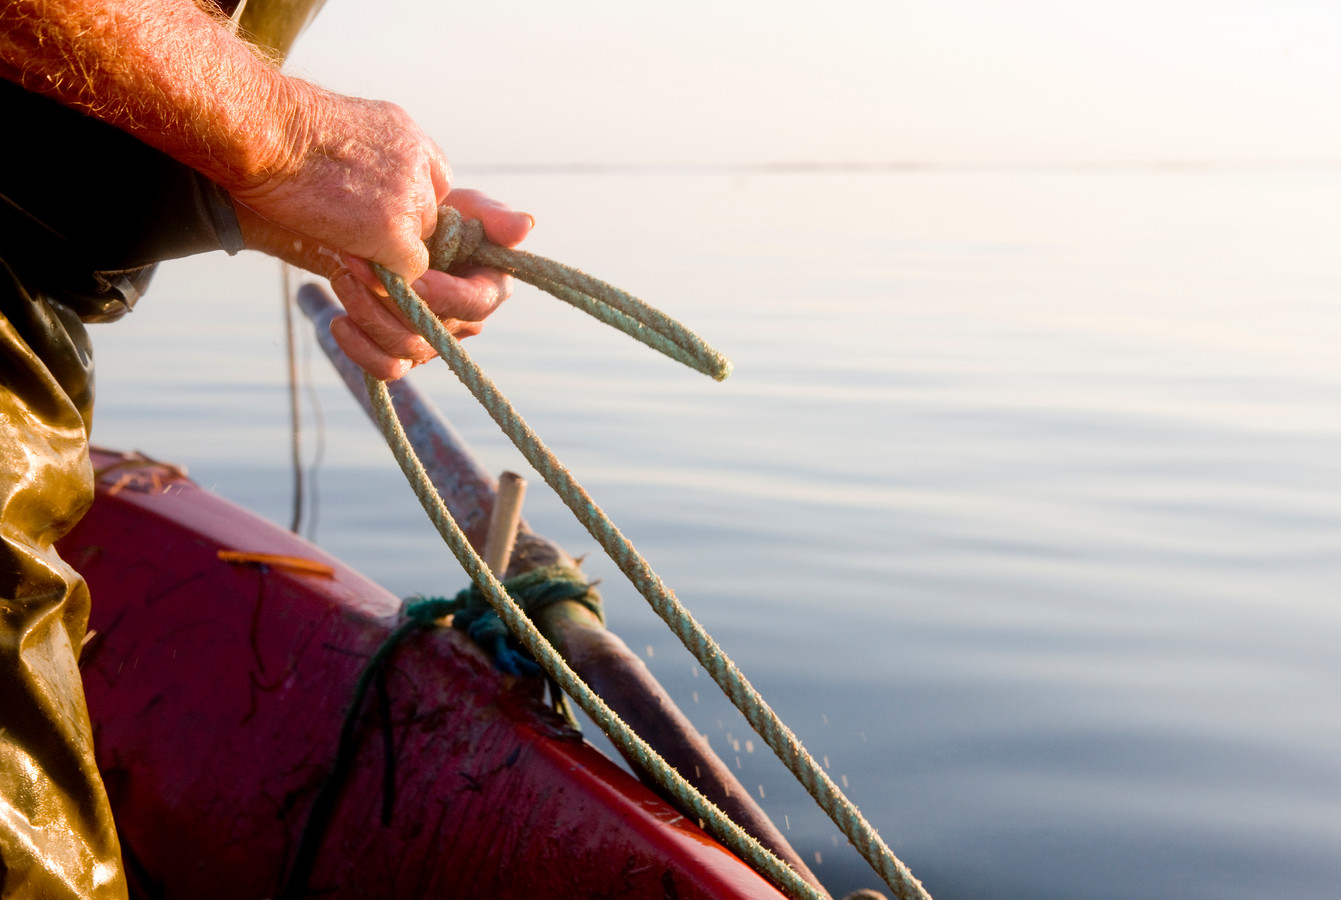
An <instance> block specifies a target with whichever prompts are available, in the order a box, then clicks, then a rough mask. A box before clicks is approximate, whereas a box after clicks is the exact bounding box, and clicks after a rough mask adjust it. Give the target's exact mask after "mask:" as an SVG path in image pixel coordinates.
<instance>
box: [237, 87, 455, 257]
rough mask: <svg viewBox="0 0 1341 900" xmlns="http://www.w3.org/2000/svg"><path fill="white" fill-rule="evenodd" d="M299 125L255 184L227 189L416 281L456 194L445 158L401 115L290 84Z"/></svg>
mask: <svg viewBox="0 0 1341 900" xmlns="http://www.w3.org/2000/svg"><path fill="white" fill-rule="evenodd" d="M285 92H286V93H289V94H292V95H293V99H292V101H291V108H292V109H293V110H294V112H295V115H294V117H293V119H292V121H291V123H290V124H289V126H288V128H287V129H286V135H285V139H284V140H283V141H281V142H280V146H279V148H278V151H277V153H276V155H275V158H273V159H271V160H267V161H266V162H265V163H264V164H263V166H262V167H261V168H262V171H263V172H264V174H263V176H261V177H260V178H259V179H248V181H251V182H252V183H247V181H243V182H241V183H233V184H228V183H225V184H224V185H223V186H224V187H225V188H227V189H228V190H229V192H230V193H231V194H232V195H233V201H234V203H235V204H237V205H241V206H245V207H246V208H247V209H249V210H251V211H252V212H255V213H257V214H258V215H260V216H261V217H263V218H265V219H268V220H270V221H271V222H273V223H274V224H276V225H279V226H281V227H283V228H286V229H288V230H289V231H293V232H295V233H297V234H300V235H303V236H304V237H305V238H306V239H307V240H310V241H315V242H317V243H320V244H323V245H325V246H327V247H333V248H336V249H338V250H339V251H340V252H342V253H345V254H348V255H350V256H356V257H360V258H362V259H368V260H372V261H373V262H378V263H381V264H382V265H384V266H386V267H387V268H388V269H390V270H391V271H393V272H395V273H397V274H398V275H401V276H402V277H404V278H407V279H409V280H411V281H413V280H414V279H417V278H419V276H421V275H423V274H424V271H425V270H426V269H427V268H428V251H427V249H425V247H424V238H426V237H428V236H429V235H430V234H432V233H433V228H434V226H435V225H436V224H437V216H438V207H439V206H440V205H441V204H442V203H443V202H444V201H445V200H446V199H447V194H448V192H449V191H450V190H451V170H450V168H449V167H448V165H447V159H446V158H445V157H444V156H443V154H442V151H441V150H440V149H438V145H437V144H435V143H434V142H433V141H432V140H431V139H430V138H429V137H428V136H427V135H426V134H424V132H423V131H422V130H421V129H420V128H419V126H418V125H417V124H416V123H415V122H414V120H412V119H411V118H410V117H409V115H407V114H406V113H405V111H404V110H402V109H401V108H400V107H398V106H395V105H394V104H391V103H384V102H380V101H373V100H360V99H357V98H354V97H344V96H341V95H339V94H334V93H331V92H329V91H324V90H321V89H320V88H317V87H315V86H313V85H310V84H307V83H306V82H303V81H299V80H297V79H290V80H289V82H288V84H287V85H286V91H285Z"/></svg>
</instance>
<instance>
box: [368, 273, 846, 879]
mask: <svg viewBox="0 0 1341 900" xmlns="http://www.w3.org/2000/svg"><path fill="white" fill-rule="evenodd" d="M402 283H403V282H402ZM364 377H365V380H366V381H367V384H368V395H369V397H370V398H371V400H372V406H373V414H374V416H375V418H376V419H377V424H378V426H379V427H380V428H381V429H382V433H383V435H384V436H385V437H386V439H387V443H388V444H389V445H390V447H391V450H392V453H393V454H394V455H395V457H396V462H397V463H399V464H400V467H401V471H403V472H404V473H405V477H406V478H407V479H408V480H409V482H410V486H411V487H412V488H413V489H414V492H415V496H416V497H418V498H419V502H420V504H421V505H422V506H423V507H424V511H425V512H426V513H428V517H429V519H430V520H431V521H432V522H433V526H434V527H435V528H436V529H437V530H438V534H440V535H441V536H442V539H443V540H444V541H445V542H446V544H447V546H448V547H449V548H450V549H451V551H452V553H453V555H455V556H456V558H457V561H459V562H460V563H461V567H462V568H464V569H465V570H466V574H468V575H469V576H470V578H471V580H472V581H473V582H474V583H475V584H476V585H478V586H479V587H480V589H481V591H482V592H483V593H484V596H485V598H486V599H487V600H488V602H489V605H490V606H491V607H493V610H494V612H496V613H497V614H498V616H499V618H501V619H502V620H503V621H504V622H505V623H507V626H508V627H509V628H510V629H512V633H513V634H515V635H516V636H517V639H518V640H519V641H520V642H521V645H522V646H523V647H525V648H526V649H527V650H528V651H529V652H530V653H531V655H532V656H533V657H535V659H536V660H537V662H539V664H540V666H541V667H542V668H543V669H544V670H545V672H546V674H548V675H549V676H550V677H551V678H553V679H554V680H555V681H556V682H557V683H558V684H559V687H561V688H562V689H563V690H564V691H565V692H566V693H567V694H568V695H569V696H570V697H572V698H573V699H574V700H576V701H577V704H578V705H579V706H581V707H582V709H583V711H584V712H586V714H587V715H588V716H590V717H591V719H592V721H593V722H595V723H596V725H597V726H598V727H599V728H600V729H601V730H602V731H604V732H605V733H606V734H607V735H608V736H609V737H610V739H611V740H612V741H614V742H615V744H616V745H617V746H619V748H620V749H621V750H622V751H623V752H625V753H626V754H628V756H629V758H630V759H632V760H634V761H635V762H636V763H637V764H638V765H639V766H641V767H642V768H643V770H644V771H647V772H651V773H653V774H654V776H655V777H656V778H657V780H658V782H659V783H660V784H661V785H662V787H664V788H665V789H666V790H667V791H668V792H669V793H670V794H671V795H672V796H674V797H675V798H676V799H677V800H679V801H680V802H681V803H682V804H684V806H685V807H686V808H688V809H690V810H693V812H694V814H695V815H696V816H698V817H699V818H700V819H701V820H703V822H704V823H706V824H707V825H708V826H709V827H710V828H711V830H712V832H713V833H714V834H716V835H717V836H718V838H719V839H720V840H721V841H722V842H723V843H724V844H726V845H727V846H728V847H730V848H731V849H732V850H733V851H735V852H736V853H737V855H739V856H740V857H741V858H743V859H745V860H746V861H748V862H749V863H750V864H751V865H753V866H755V867H756V869H758V870H759V871H762V872H764V873H765V874H767V875H768V876H769V877H770V878H772V879H773V880H774V881H775V882H776V883H778V884H780V885H782V886H783V887H784V888H785V889H786V890H787V891H788V893H790V894H791V895H792V896H793V897H798V898H807V900H827V898H825V897H824V895H823V894H821V893H820V892H819V891H817V890H816V889H815V888H814V887H812V886H811V885H809V884H807V883H806V882H805V881H804V880H802V879H801V877H800V876H799V875H797V874H796V873H795V872H794V871H792V869H791V868H790V867H788V866H787V865H786V864H785V863H784V862H782V860H780V859H778V858H777V857H776V856H774V855H773V854H772V853H770V852H769V851H768V850H766V849H765V848H764V847H762V846H761V845H760V844H759V842H758V841H756V840H755V839H754V838H752V837H750V836H749V835H748V834H746V833H745V831H744V830H743V829H741V827H740V826H739V825H737V824H736V823H735V822H733V821H731V819H730V818H728V817H727V816H726V814H725V813H723V812H722V811H721V810H720V809H718V808H717V806H716V805H714V804H713V803H712V802H711V801H709V800H708V799H706V798H705V797H704V796H703V795H702V794H700V793H699V792H698V791H696V790H695V789H694V788H693V787H692V786H691V785H690V784H689V782H687V781H685V780H684V779H683V778H682V777H680V774H679V773H678V772H676V771H675V770H674V769H673V768H671V767H670V766H669V765H668V764H667V763H666V761H665V760H663V759H662V758H661V757H660V756H659V755H657V752H656V751H655V750H653V749H652V748H651V747H650V746H648V744H647V743H646V742H645V741H644V740H643V739H642V738H640V737H638V735H636V734H634V732H633V730H632V729H630V728H629V726H628V725H626V724H625V723H624V720H622V719H621V718H619V716H618V715H616V714H615V712H614V710H612V709H610V707H609V706H607V705H606V704H605V701H603V700H602V699H601V698H600V697H599V696H597V695H596V693H595V692H594V691H592V690H591V688H590V687H588V686H587V684H586V683H585V682H584V681H582V679H581V678H580V677H579V676H578V674H577V673H576V672H574V671H573V670H572V668H570V667H569V665H568V663H566V662H564V660H563V658H562V657H561V656H559V654H558V652H557V651H556V650H555V649H554V648H553V647H552V646H551V645H550V643H549V641H547V640H545V638H544V637H543V636H542V635H541V634H540V632H539V631H538V630H537V629H536V627H535V625H534V624H533V623H532V622H531V620H530V619H528V618H527V617H526V613H525V612H524V611H523V610H522V608H521V607H520V606H518V605H517V602H516V601H515V600H513V599H512V598H511V597H509V596H508V593H507V590H506V589H505V588H504V587H503V585H502V584H501V583H499V581H498V579H497V578H496V577H494V574H493V573H492V572H490V571H489V567H488V566H486V565H485V564H484V560H482V559H480V556H479V554H478V553H476V552H475V548H473V547H472V546H470V542H469V541H468V540H466V536H465V534H464V533H463V532H462V531H461V528H460V526H458V525H457V524H456V521H455V520H453V519H452V516H451V513H450V512H448V511H447V507H446V505H445V504H444V503H443V502H442V498H441V497H440V496H439V495H438V492H437V490H436V489H435V488H434V487H433V484H432V482H430V481H429V479H428V474H427V473H426V472H425V471H424V467H423V465H422V464H421V463H420V462H419V459H418V457H416V456H415V454H414V450H413V448H411V447H410V442H409V439H408V438H406V437H405V432H404V430H402V428H401V426H400V421H399V420H398V419H397V418H396V413H395V409H394V408H393V407H392V405H391V394H390V392H388V391H387V389H386V385H384V384H382V382H380V381H378V380H377V379H375V378H373V377H372V376H371V375H367V376H364Z"/></svg>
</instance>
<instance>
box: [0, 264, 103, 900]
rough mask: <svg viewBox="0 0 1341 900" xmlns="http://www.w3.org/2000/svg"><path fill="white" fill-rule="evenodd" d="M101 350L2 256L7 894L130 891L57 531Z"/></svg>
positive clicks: (0, 736)
mask: <svg viewBox="0 0 1341 900" xmlns="http://www.w3.org/2000/svg"><path fill="white" fill-rule="evenodd" d="M91 363H92V359H91V356H90V354H89V345H88V338H87V336H86V334H85V332H84V326H83V324H82V323H81V322H80V321H79V319H78V318H77V317H76V316H75V315H74V314H73V313H72V312H70V311H69V310H68V309H66V308H64V307H63V306H61V305H59V304H57V303H49V302H47V300H46V299H45V298H44V297H43V296H41V295H40V294H36V295H35V294H33V293H30V292H29V291H28V290H26V289H25V288H24V287H23V285H22V284H20V283H19V282H18V280H17V279H16V278H15V277H14V276H13V274H12V272H11V271H10V269H9V267H8V266H7V265H4V264H3V263H2V262H0V459H2V462H0V704H3V714H2V715H0V897H3V898H5V900H10V898H24V900H28V898H32V900H39V898H40V900H64V898H90V900H93V898H97V900H102V898H120V897H125V895H126V883H125V878H124V876H123V874H122V870H121V855H120V849H119V847H118V844H117V838H116V829H115V827H114V826H113V824H112V814H111V810H110V809H109V807H108V804H107V796H106V793H105V792H104V790H103V786H102V781H101V779H100V778H99V775H98V770H97V766H96V765H95V763H94V759H93V736H92V733H91V729H90V727H89V718H88V712H87V710H86V709H85V707H84V689H83V684H82V682H81V681H80V678H79V667H78V662H77V660H78V656H79V647H80V642H81V641H82V640H83V638H84V630H85V627H86V625H87V623H88V612H89V597H88V591H87V589H86V588H85V587H84V582H83V579H81V578H80V577H79V576H78V575H77V574H76V573H75V572H74V570H73V569H71V568H70V567H69V566H68V565H66V564H65V562H64V561H62V560H61V558H60V557H59V556H58V555H57V554H56V551H55V549H53V547H52V542H53V541H55V540H56V539H57V538H59V537H60V536H61V535H62V534H64V533H65V532H66V531H67V530H68V529H69V528H71V527H72V526H73V525H74V524H75V523H76V522H77V521H78V520H79V517H80V516H81V515H83V513H84V511H85V510H86V509H87V508H88V506H89V504H90V503H91V502H92V501H93V473H92V470H91V467H90V464H89V457H88V429H89V424H90V416H91V414H92V409H93V380H92V373H91V368H90V367H91Z"/></svg>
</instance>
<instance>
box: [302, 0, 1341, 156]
mask: <svg viewBox="0 0 1341 900" xmlns="http://www.w3.org/2000/svg"><path fill="white" fill-rule="evenodd" d="M292 63H293V66H294V68H295V69H296V70H297V71H299V72H301V73H304V74H306V75H308V76H309V77H311V78H313V79H314V80H316V81H318V82H320V83H323V84H325V85H326V86H328V87H331V88H333V89H338V90H343V91H346V92H349V93H360V94H364V95H370V96H378V97H384V98H387V99H392V100H396V101H397V102H399V103H401V104H402V105H404V106H406V107H407V108H409V109H410V110H411V112H412V113H414V115H415V116H416V118H418V119H419V120H420V121H421V122H422V123H424V125H425V126H426V127H427V128H428V129H429V130H430V131H431V132H432V133H433V135H434V136H435V137H436V138H437V139H438V141H439V142H440V143H441V144H442V145H443V147H444V149H445V150H446V151H447V154H448V156H449V157H450V158H451V159H452V160H453V161H454V162H455V163H456V164H458V165H472V164H473V165H487V164H509V165H512V164H547V163H557V164H571V163H615V164H618V163H631V164H649V163H653V164H654V163H668V164H676V163H682V164H713V163H778V162H781V163H809V162H828V163H833V162H876V163H880V162H933V163H935V162H941V163H945V162H1089V161H1180V160H1181V161H1187V160H1198V161H1200V160H1336V161H1341V3H1339V2H1335V0H1318V2H1309V0H1274V2H1265V0H1251V2H1233V0H1220V2H1207V0H1158V2H1156V0H1121V2H1119V0H1082V2H1071V3H1060V2H1044V0H998V2H989V0H959V2H955V0H950V2H940V3H930V2H917V3H914V2H908V0H828V2H807V3H797V2H790V0H774V2H768V3H764V2H755V0H748V2H747V0H717V2H708V0H675V2H670V3H655V4H643V3H638V2H629V0H624V2H610V0H577V2H555V0H551V2H538V0H510V2H507V3H505V4H504V3H497V4H494V3H488V2H475V3H459V2H452V0H438V2H427V0H379V2H377V3H372V2H368V0H327V4H326V9H325V10H324V11H323V12H322V14H321V16H320V17H319V18H318V19H317V21H316V23H315V24H314V25H313V26H312V28H311V29H310V30H309V31H308V33H307V34H306V35H305V36H304V37H303V38H302V39H301V40H300V41H299V44H298V46H297V47H296V49H295V53H294V56H293V59H292Z"/></svg>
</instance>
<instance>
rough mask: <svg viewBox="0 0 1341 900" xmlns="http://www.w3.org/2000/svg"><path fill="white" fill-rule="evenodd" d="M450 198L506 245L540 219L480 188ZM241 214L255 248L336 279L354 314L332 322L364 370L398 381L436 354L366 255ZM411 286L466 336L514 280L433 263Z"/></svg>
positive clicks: (477, 328)
mask: <svg viewBox="0 0 1341 900" xmlns="http://www.w3.org/2000/svg"><path fill="white" fill-rule="evenodd" d="M447 202H448V203H449V204H450V205H452V206H454V207H456V208H457V209H458V210H460V211H461V214H462V215H463V216H464V217H465V218H467V219H479V220H480V222H481V223H482V224H483V225H484V233H485V236H486V237H487V238H488V239H489V240H491V241H493V242H494V243H495V244H499V245H501V246H504V247H513V246H516V245H517V244H519V243H521V241H522V240H523V239H525V237H526V235H527V234H528V233H529V232H530V231H531V227H532V225H533V224H534V220H532V218H531V217H530V216H528V215H527V214H525V213H519V212H514V211H512V210H511V209H509V208H508V207H506V206H504V205H503V204H501V203H498V202H497V201H495V200H492V199H490V198H489V197H486V196H485V195H484V194H481V193H479V192H478V191H467V190H458V191H453V192H452V193H451V194H450V195H449V196H448V198H447ZM435 213H436V211H435ZM238 219H239V221H240V222H241V224H242V233H243V237H244V238H245V240H246V243H247V246H248V247H249V248H251V249H254V250H260V251H262V252H265V253H269V254H270V255H272V256H277V257H279V258H280V259H283V260H285V261H287V262H289V263H292V264H293V265H296V266H299V267H300V268H303V269H306V270H307V271H309V272H314V273H316V274H318V275H321V276H324V277H326V278H329V279H330V281H331V287H332V288H333V289H334V290H335V293H336V296H338V297H339V298H340V302H341V303H343V304H344V306H345V310H346V312H347V313H348V315H347V316H344V317H341V318H339V319H336V320H335V321H334V322H332V323H331V334H332V335H334V337H335V340H336V342H337V343H338V344H339V345H340V347H341V349H343V350H344V351H345V353H346V354H348V355H349V358H350V359H352V360H353V361H354V362H356V363H358V365H359V366H361V367H362V368H363V369H364V370H365V371H367V372H369V373H370V374H372V375H373V376H374V377H376V378H381V379H382V380H383V381H394V380H395V379H397V378H400V377H401V376H402V375H404V374H405V373H406V372H408V371H410V369H412V368H414V367H415V366H417V365H419V364H421V363H425V362H428V361H429V360H431V359H433V358H434V357H435V356H437V353H436V352H435V351H434V350H433V348H431V347H430V346H429V345H428V342H427V341H425V340H424V339H423V338H422V337H420V336H419V335H418V334H416V333H415V332H414V330H413V329H412V328H411V327H410V325H409V323H408V322H406V321H405V319H404V317H403V316H401V314H400V310H398V309H397V308H396V306H395V304H394V302H393V301H392V300H391V299H390V298H388V297H387V296H386V291H385V290H383V288H382V286H381V283H380V282H379V281H378V280H377V277H376V276H375V275H374V274H373V272H372V269H371V268H370V267H369V266H368V263H367V262H366V261H365V260H363V259H360V258H357V257H354V256H350V255H348V254H340V253H337V252H335V251H334V250H332V249H330V248H329V247H327V246H326V245H324V244H321V243H317V242H315V241H312V240H311V239H305V238H304V237H303V236H301V235H299V234H296V233H295V232H292V231H289V230H287V229H284V228H281V227H279V226H277V225H275V224H274V223H273V222H271V221H269V220H267V219H263V218H261V217H260V216H259V215H258V214H256V213H255V212H253V211H251V210H249V209H247V208H246V207H240V208H239V209H238ZM421 243H422V242H421ZM413 287H414V289H415V291H416V292H417V293H418V294H419V296H421V297H423V298H424V301H425V302H426V303H427V304H428V306H429V308H430V309H432V310H433V311H434V312H435V313H437V315H438V316H439V317H440V318H441V319H442V320H443V323H444V324H445V325H446V326H447V330H448V331H450V332H451V333H452V334H453V335H454V336H456V337H459V338H460V337H469V336H470V335H474V334H478V333H479V331H480V329H481V327H483V325H482V323H483V321H484V319H485V318H486V317H488V316H489V314H490V313H492V312H493V311H494V310H495V309H497V308H498V306H499V304H501V303H502V302H503V301H504V300H506V299H507V298H508V297H509V296H511V294H512V279H511V278H510V277H509V276H507V275H503V274H502V273H500V272H497V271H495V270H493V269H472V270H469V271H466V272H462V273H459V274H457V275H448V274H446V273H443V272H435V271H432V270H428V271H425V272H424V273H423V275H422V276H421V277H420V278H419V279H417V280H416V281H415V282H414V284H413Z"/></svg>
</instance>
